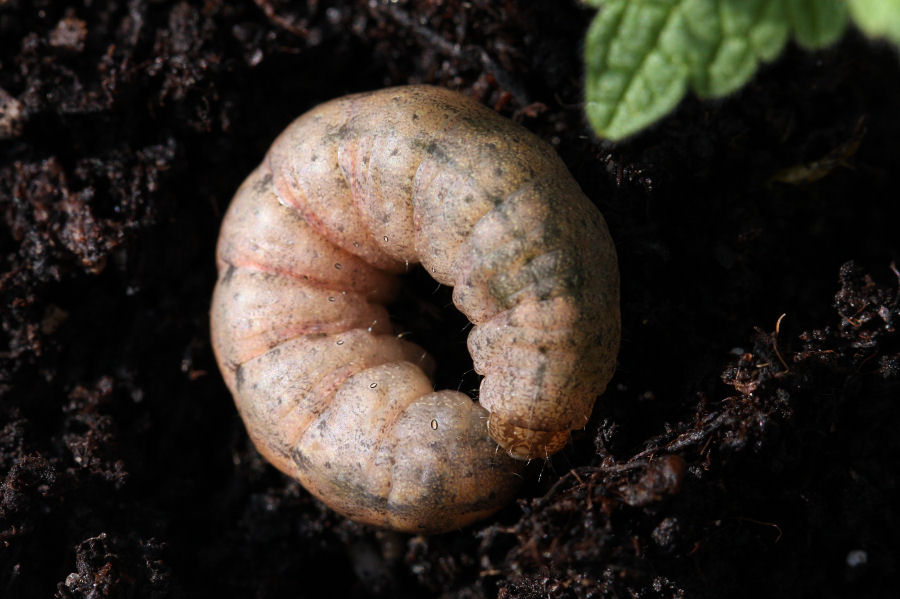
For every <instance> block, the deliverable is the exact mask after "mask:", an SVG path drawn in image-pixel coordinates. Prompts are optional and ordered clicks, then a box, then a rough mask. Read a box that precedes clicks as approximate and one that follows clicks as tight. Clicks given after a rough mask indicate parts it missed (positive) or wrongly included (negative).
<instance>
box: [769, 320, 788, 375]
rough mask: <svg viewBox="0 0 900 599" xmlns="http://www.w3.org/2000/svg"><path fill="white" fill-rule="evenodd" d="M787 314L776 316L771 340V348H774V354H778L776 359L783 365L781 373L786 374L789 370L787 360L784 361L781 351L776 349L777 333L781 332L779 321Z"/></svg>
mask: <svg viewBox="0 0 900 599" xmlns="http://www.w3.org/2000/svg"><path fill="white" fill-rule="evenodd" d="M785 316H787V314H782V315H781V316H779V317H778V321H777V322H776V323H775V338H774V339H773V340H772V349H774V350H775V355H776V356H778V359H779V360H780V361H781V365H782V366H784V372H782V373H781V374H787V373H789V372H790V371H791V369H790V367H789V366H788V365H787V362H785V361H784V358H783V357H782V356H781V352H780V351H778V334H779V333H780V332H781V321H782V320H784V317H785Z"/></svg>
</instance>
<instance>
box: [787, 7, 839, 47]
mask: <svg viewBox="0 0 900 599" xmlns="http://www.w3.org/2000/svg"><path fill="white" fill-rule="evenodd" d="M786 6H787V14H788V18H789V19H790V22H791V25H792V26H793V29H794V36H795V37H796V38H797V43H798V44H800V45H801V46H804V47H806V48H822V47H824V46H827V45H828V44H832V43H834V42H835V41H837V39H838V38H839V37H840V36H841V34H842V33H844V28H845V27H846V26H847V2H846V0H786Z"/></svg>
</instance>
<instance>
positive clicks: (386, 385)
mask: <svg viewBox="0 0 900 599" xmlns="http://www.w3.org/2000/svg"><path fill="white" fill-rule="evenodd" d="M217 261H218V268H219V280H218V283H217V285H216V289H215V293H214V297H213V304H212V337H213V347H214V349H215V352H216V357H217V359H218V362H219V367H220V368H221V370H222V373H223V376H224V378H225V381H226V383H227V385H228V387H229V389H230V390H231V392H232V394H233V395H234V398H235V402H236V403H237V406H238V409H239V410H240V413H241V416H242V417H243V419H244V422H245V423H246V425H247V429H248V431H249V434H250V437H251V438H252V439H253V442H254V443H255V444H256V446H257V448H258V449H259V450H260V452H261V453H262V454H263V455H264V456H265V457H266V458H267V459H269V461H271V462H272V463H273V464H274V465H275V466H276V467H278V468H279V469H280V470H282V471H283V472H285V473H287V474H289V475H291V476H293V477H295V478H297V479H298V480H299V481H300V482H301V483H302V484H303V485H304V486H305V487H306V488H307V489H308V490H309V491H310V492H312V493H313V494H314V495H316V496H317V497H319V498H320V499H321V500H322V501H324V502H325V503H326V504H328V505H329V506H330V507H332V508H333V509H335V510H337V511H339V512H341V513H343V514H345V515H347V516H349V517H351V518H353V519H355V520H358V521H361V522H366V523H370V524H375V525H378V526H384V527H389V528H394V529H398V530H404V531H410V532H440V531H444V530H449V529H454V528H459V527H462V526H465V525H466V524H468V523H470V522H472V521H474V520H477V519H479V518H483V517H485V516H487V515H489V514H490V513H492V512H494V511H495V510H497V509H499V508H500V507H501V506H502V505H504V504H505V503H506V502H507V501H508V500H509V498H510V497H511V496H512V494H513V493H514V491H515V488H516V481H517V476H516V473H517V471H518V469H519V464H520V462H517V461H516V460H513V459H511V458H510V457H509V456H513V457H514V458H518V459H529V458H533V457H540V458H543V457H546V456H548V455H550V454H552V453H554V452H556V451H558V450H559V449H561V448H562V447H563V446H564V445H565V443H566V440H567V439H568V436H569V431H570V430H572V429H577V428H582V427H583V426H584V425H585V423H586V422H587V419H588V417H589V415H590V412H591V408H592V406H593V402H594V400H595V399H596V397H597V395H598V394H600V393H602V392H603V390H604V388H605V387H606V384H607V382H608V381H609V379H610V378H611V376H612V373H613V369H614V365H615V358H616V353H617V351H618V344H619V333H620V331H619V328H620V325H619V298H618V288H619V282H618V270H617V265H616V256H615V250H614V248H613V244H612V241H611V239H610V236H609V232H608V230H607V227H606V223H605V222H604V220H603V217H602V216H601V215H600V213H599V211H598V210H597V209H596V207H594V205H593V204H591V203H590V201H588V199H587V198H586V197H585V196H584V194H583V193H582V192H581V190H580V189H579V187H578V185H577V184H576V183H575V181H574V180H573V179H572V177H571V175H570V174H569V172H568V171H567V170H566V168H565V166H564V165H563V163H562V161H560V159H559V158H558V157H557V156H556V154H555V152H554V151H553V150H552V149H551V148H550V147H549V146H548V145H547V144H545V143H544V142H542V141H541V140H539V139H538V138H537V137H535V136H534V135H532V134H531V133H529V132H528V131H526V130H525V129H524V128H522V127H520V126H519V125H516V124H514V123H512V122H511V121H509V120H507V119H504V118H503V117H501V116H499V115H497V114H496V113H495V112H493V111H491V110H489V109H488V108H486V107H484V106H482V105H480V104H478V103H476V102H474V101H472V100H470V99H468V98H466V97H464V96H462V95H460V94H458V93H455V92H451V91H448V90H444V89H440V88H435V87H428V86H410V87H401V88H392V89H386V90H382V91H377V92H372V93H364V94H357V95H352V96H347V97H344V98H339V99H337V100H333V101H331V102H328V103H326V104H322V105H320V106H318V107H316V108H314V109H313V110H311V111H309V112H307V113H306V114H304V115H303V116H301V117H300V118H299V119H297V120H296V121H294V122H293V123H292V124H291V125H290V126H289V127H288V128H287V129H286V130H285V131H284V132H283V133H282V134H281V135H280V136H279V137H278V139H277V140H276V141H275V143H274V144H273V145H272V147H271V149H270V150H269V152H268V154H267V156H266V158H265V160H264V161H263V163H262V165H261V166H260V167H259V168H258V169H257V170H256V171H254V172H253V173H252V174H251V175H250V176H249V177H248V178H247V180H246V181H245V182H244V184H243V185H242V186H241V188H240V189H239V190H238V192H237V194H236V195H235V197H234V200H233V201H232V203H231V206H230V208H229V210H228V213H227V214H226V216H225V219H224V221H223V223H222V231H221V234H220V237H219V244H218V250H217ZM414 263H421V264H422V265H423V266H424V267H425V268H426V269H427V271H428V272H429V273H431V275H432V276H433V277H434V278H435V279H436V280H437V281H439V282H440V283H443V284H445V285H452V286H453V301H454V304H455V305H456V306H457V308H459V310H461V311H462V312H463V313H464V314H465V315H466V316H467V317H468V318H469V320H470V321H471V322H472V323H473V324H474V325H475V326H474V327H473V329H472V331H471V333H470V335H469V340H468V345H469V351H470V353H471V355H472V359H473V362H474V366H475V370H476V371H477V372H478V373H480V374H482V375H484V378H483V380H482V383H481V389H480V397H479V401H480V406H479V404H476V403H474V402H472V401H471V400H470V399H469V398H468V397H467V396H466V395H464V394H462V393H459V392H456V391H437V392H435V391H434V390H433V388H432V383H431V380H430V378H429V374H430V372H431V370H432V364H431V359H430V358H429V357H428V356H427V355H426V354H425V352H424V351H423V350H422V349H421V348H419V347H418V346H416V345H414V344H412V343H408V342H406V341H404V340H402V339H400V338H399V337H398V336H397V335H395V334H394V331H393V330H392V328H391V324H390V322H389V319H388V315H387V311H386V309H385V307H384V305H385V303H386V302H388V301H390V299H391V297H392V294H393V292H394V290H395V287H396V285H397V282H396V279H395V275H394V273H403V272H405V271H406V270H407V269H408V268H409V265H411V264H414ZM498 445H499V446H500V447H502V448H503V450H505V451H503V450H499V448H498ZM507 453H508V454H509V456H508V455H507Z"/></svg>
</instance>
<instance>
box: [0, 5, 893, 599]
mask: <svg viewBox="0 0 900 599" xmlns="http://www.w3.org/2000/svg"><path fill="white" fill-rule="evenodd" d="M61 4H62V3H59V2H53V1H50V0H5V1H0V153H2V159H0V218H2V226H0V301H2V308H0V326H2V328H0V338H2V342H0V477H2V478H0V596H2V597H4V598H6V597H10V598H19V597H22V598H30V597H49V596H54V595H55V596H57V597H64V598H76V597H77V598H82V597H84V598H88V597H91V598H100V597H112V598H120V597H128V598H133V597H134V598H137V597H218V596H222V597H234V596H239V597H248V596H252V597H282V596H349V597H377V596H383V597H421V596H438V595H440V596H446V597H507V598H510V597H522V598H530V597H535V598H537V597H681V596H684V597H710V598H712V597H721V596H733V597H751V596H765V597H789V596H790V597H795V596H822V597H846V596H857V597H888V596H896V594H897V588H896V587H897V580H896V574H895V571H896V566H897V563H896V561H897V556H898V555H900V551H898V546H900V543H898V538H897V537H898V526H897V513H898V512H897V506H898V505H900V497H898V495H900V493H898V489H897V484H898V481H897V467H896V464H897V460H898V458H900V440H898V439H900V437H898V435H897V434H896V431H897V428H898V425H900V404H898V402H897V398H898V395H900V333H898V331H897V327H898V326H900V299H898V297H900V295H898V294H900V275H898V272H897V268H898V267H897V266H896V265H895V264H896V263H900V259H898V258H900V255H898V254H900V247H898V246H900V243H898V239H900V235H898V231H897V227H898V223H900V218H898V217H900V208H898V202H897V197H898V195H900V194H898V189H897V183H896V176H897V173H898V172H900V152H898V151H897V140H898V139H900V118H898V115H897V109H896V107H897V106H900V77H898V71H900V68H898V59H897V52H896V51H895V50H893V49H891V48H890V47H889V46H887V45H884V44H880V43H872V42H869V41H867V40H865V39H863V38H862V37H861V36H860V35H859V34H857V33H854V32H850V33H848V35H847V36H845V37H844V38H843V40H842V41H841V42H840V43H838V44H837V45H835V46H834V47H832V48H829V49H826V50H823V51H820V52H816V53H810V52H806V51H804V50H801V49H799V48H796V47H794V46H790V47H789V48H788V49H787V51H786V52H785V53H784V55H783V56H782V57H781V58H779V59H778V60H777V61H776V62H775V63H773V64H771V65H767V66H765V67H764V68H763V69H762V70H761V72H760V73H759V74H758V76H757V77H756V78H755V79H754V80H753V81H752V82H751V83H750V84H749V85H748V86H747V87H746V88H744V89H743V90H742V91H740V92H739V93H737V94H735V95H734V96H732V97H729V98H727V99H725V100H720V101H715V102H701V101H698V100H696V99H694V98H688V99H687V100H686V101H685V102H684V103H683V104H682V105H681V106H680V107H679V108H678V110H677V111H676V112H675V113H674V114H673V115H671V116H670V117H669V118H667V119H666V120H664V121H663V122H661V123H660V124H658V125H656V126H654V127H653V128H651V129H650V130H648V131H646V132H644V133H642V134H640V135H638V136H635V137H634V138H632V139H630V140H628V141H626V142H623V143H619V144H610V143H606V142H602V141H599V140H597V139H596V138H595V137H593V136H592V135H591V134H590V132H589V130H588V129H587V127H586V125H585V121H584V117H583V113H582V107H581V102H582V95H581V94H582V91H581V80H582V64H581V59H580V52H581V40H582V39H583V36H584V32H585V27H586V25H587V22H588V20H589V18H590V17H591V15H592V13H591V11H589V10H587V9H586V8H584V7H583V6H581V5H580V4H578V3H576V2H574V1H573V2H557V1H554V0H539V1H536V2H528V3H524V2H522V3H513V2H487V1H486V0H475V1H471V2H461V1H458V0H444V1H437V0H431V1H421V2H406V1H399V2H388V1H381V0H372V1H369V0H359V1H351V0H347V1H344V2H321V1H314V0H313V1H310V2H306V3H303V4H300V3H288V2H282V1H279V0H255V1H254V2H247V1H243V2H237V1H229V2H226V1H224V0H207V1H206V2H203V3H188V2H167V1H156V0H128V1H125V0H122V1H117V0H108V1H105V2H99V1H97V0H93V1H90V0H82V1H81V2H74V3H70V5H69V7H68V8H64V7H62V6H61ZM408 83H429V84H434V85H441V86H445V87H450V88H453V89H458V90H460V91H462V92H463V93H466V94H468V95H470V96H472V97H474V98H475V99H477V100H479V101H481V102H483V103H484V104H486V105H488V106H490V107H492V108H494V109H496V110H497V111H499V112H500V113H501V114H504V115H505V116H508V117H510V118H513V119H515V120H517V121H518V122H521V123H522V124H523V125H524V126H526V127H527V128H528V129H530V130H531V131H533V132H535V133H536V134H537V135H538V136H540V137H541V138H543V139H545V140H547V141H548V142H550V143H551V144H552V145H553V146H554V147H555V148H556V150H557V151H558V152H559V154H560V155H561V157H562V159H563V161H564V162H565V163H566V164H567V166H568V167H569V169H570V170H571V171H572V173H573V175H574V176H575V178H576V180H577V181H578V183H579V184H580V185H581V187H582V188H583V190H584V191H585V193H586V195H587V196H588V197H589V198H591V199H592V200H593V201H594V202H595V203H596V204H597V206H598V207H599V208H600V209H601V211H602V212H603V213H604V215H605V216H606V219H607V221H608V222H609V225H610V230H611V232H612V234H613V237H614V239H615V240H616V244H617V251H618V254H619V260H620V270H621V272H622V298H623V300H622V308H623V319H624V320H623V348H622V352H621V354H620V357H619V367H618V371H617V374H616V376H615V378H614V379H613V382H612V384H611V386H610V389H609V391H608V392H607V393H606V395H605V396H604V398H602V399H601V400H600V401H599V402H598V404H597V406H596V407H595V409H594V413H593V415H592V418H591V420H590V422H589V423H588V425H587V427H586V428H585V430H584V431H581V432H576V433H575V434H574V435H573V440H572V441H571V443H570V444H569V445H568V446H567V447H566V448H565V449H564V450H563V451H562V452H561V453H560V454H559V455H557V456H555V457H554V458H553V459H552V460H551V461H549V462H546V463H545V462H540V461H535V462H534V463H532V465H531V468H530V472H529V473H528V479H527V483H526V485H525V487H524V488H523V489H522V490H521V491H520V493H519V498H518V501H517V502H514V503H513V504H511V505H510V506H509V507H507V508H506V509H504V510H503V511H501V512H500V513H499V514H498V515H497V516H495V517H493V518H491V519H489V520H486V521H484V522H482V523H480V524H476V525H475V526H473V527H470V528H467V529H465V530H462V531H459V532H453V533H448V534H444V535H439V536H434V537H414V536H406V535H399V534H391V533H384V532H379V531H376V530H374V529H371V528H368V527H365V526H362V525H358V524H355V523H353V522H350V521H348V520H346V519H344V518H342V517H339V516H337V515H335V514H334V513H333V512H331V511H329V510H328V509H326V508H324V507H323V506H322V505H321V504H319V503H318V502H317V501H315V500H314V499H312V498H311V497H310V495H309V494H308V493H307V492H306V491H304V490H303V489H302V488H301V487H300V486H299V485H298V484H297V483H295V482H293V481H291V480H289V479H288V478H286V477H284V476H282V475H280V474H279V473H278V472H277V471H275V470H274V468H272V467H271V466H268V465H267V464H266V463H265V462H264V461H263V460H262V459H261V458H260V456H259V455H258V454H257V453H256V451H255V450H254V449H253V447H252V445H251V443H250V441H249V440H248V438H247V435H246V433H245V431H244V429H243V427H242V425H241V423H240V420H239V418H238V416H237V413H236V411H235V409H234V407H233V405H232V403H231V399H230V397H229V393H228V391H227V389H226V388H225V385H224V383H223V382H222V379H221V377H220V375H219V374H218V372H217V371H216V368H215V364H214V361H213V357H212V352H211V349H210V342H209V328H208V309H209V302H210V296H211V291H212V287H213V284H214V281H215V263H214V247H215V241H216V237H217V234H218V226H219V222H220V220H221V218H222V215H223V212H224V210H225V208H226V207H227V205H228V202H229V200H230V198H231V196H232V195H233V193H234V191H235V190H236V189H237V186H238V185H239V183H240V182H241V181H242V180H243V179H244V177H246V175H247V174H248V173H249V172H250V171H251V170H252V169H253V168H254V167H255V166H256V164H257V163H258V162H259V160H260V159H261V158H262V156H263V154H264V153H265V150H266V148H268V146H269V145H270V144H271V142H272V140H273V139H274V137H275V136H276V135H277V133H278V132H279V131H281V129H283V128H284V127H285V125H286V124H287V123H289V122H290V121H291V120H292V119H293V118H294V117H296V116H297V115H299V114H301V113H303V112H304V111H306V110H308V109H309V108H311V107H312V106H315V105H316V104H319V103H320V102H322V101H324V100H328V99H331V98H334V97H337V96H341V95H344V94H347V93H352V92H357V91H364V90H370V89H377V88H381V87H386V86H390V85H402V84H408ZM408 279H409V280H408V285H407V288H406V290H405V291H404V292H403V294H402V297H401V299H400V300H399V301H398V303H396V304H395V305H394V306H393V307H392V309H391V310H392V316H393V317H394V318H395V319H396V320H397V321H398V322H399V323H400V324H401V326H402V327H403V329H404V330H409V331H412V332H413V333H412V335H411V339H412V340H413V341H415V342H417V343H420V344H422V345H423V346H425V347H426V348H428V349H429V350H430V351H432V352H433V353H434V354H435V355H436V357H437V359H438V363H439V364H440V367H439V370H438V374H437V380H436V384H437V385H438V386H439V387H441V388H445V387H450V388H460V389H462V390H464V391H467V392H471V391H472V390H474V389H475V388H477V384H478V379H477V377H476V376H474V375H472V374H471V373H466V371H467V370H469V369H470V368H471V362H470V361H469V359H468V357H467V356H466V353H465V335H466V333H467V329H466V327H465V321H464V318H463V317H462V316H461V315H459V314H456V313H454V311H453V310H452V309H451V308H450V307H449V305H450V290H449V289H448V288H445V287H444V288H439V289H437V290H435V287H436V284H434V283H433V282H431V281H430V279H429V278H428V277H427V275H425V274H424V273H416V274H413V275H412V276H410V277H408ZM782 314H786V316H784V317H783V318H781V315H782ZM445 340H449V342H447V343H439V342H436V341H445ZM460 373H466V374H462V375H461V374H460Z"/></svg>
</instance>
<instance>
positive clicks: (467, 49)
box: [383, 3, 533, 106]
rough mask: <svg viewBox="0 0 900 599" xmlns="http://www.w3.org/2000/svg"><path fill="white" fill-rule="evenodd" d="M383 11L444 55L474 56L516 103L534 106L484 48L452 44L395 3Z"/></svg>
mask: <svg viewBox="0 0 900 599" xmlns="http://www.w3.org/2000/svg"><path fill="white" fill-rule="evenodd" d="M383 10H384V12H386V13H387V14H388V16H390V17H391V18H392V19H393V20H394V21H395V22H396V23H397V24H399V25H402V26H403V27H405V28H407V29H409V30H411V31H412V32H413V33H415V34H416V35H417V36H419V37H420V38H422V39H423V40H424V41H425V42H426V43H427V44H428V45H430V46H433V47H434V48H436V49H437V50H439V51H440V52H442V53H444V54H447V55H449V56H452V57H453V58H456V59H459V60H466V59H468V58H469V56H472V55H474V57H475V58H476V59H477V60H478V62H480V63H481V67H482V68H483V69H484V70H485V71H487V72H488V73H490V74H491V75H493V77H494V79H495V80H496V81H497V83H498V84H499V85H500V86H501V87H502V88H503V89H505V90H507V91H509V92H510V93H511V94H512V95H513V97H515V99H516V102H518V103H519V105H520V106H530V105H531V104H533V102H532V101H531V100H530V99H529V98H528V95H527V94H526V93H525V92H524V91H523V90H522V88H521V86H520V85H519V84H517V83H516V82H515V81H513V77H512V76H511V75H510V74H509V73H508V72H506V70H505V69H503V68H502V67H501V66H500V65H498V64H497V62H496V61H495V60H494V59H493V58H491V56H490V54H488V53H487V51H486V50H485V49H484V48H481V47H479V46H462V45H460V44H458V43H453V42H450V41H448V40H447V39H446V38H444V36H442V35H440V34H439V33H437V32H436V31H434V30H432V29H430V28H428V27H426V26H425V25H422V24H421V23H418V22H417V21H416V20H415V19H413V18H412V17H411V16H410V15H409V13H407V12H406V11H404V10H402V9H401V8H399V7H398V6H396V5H394V4H393V3H390V4H387V5H383Z"/></svg>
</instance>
